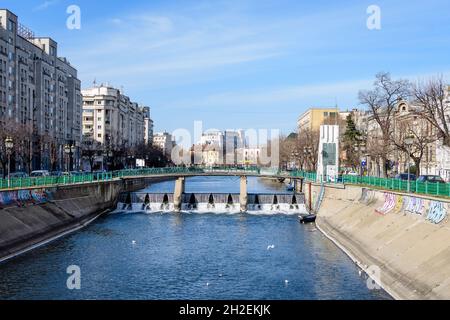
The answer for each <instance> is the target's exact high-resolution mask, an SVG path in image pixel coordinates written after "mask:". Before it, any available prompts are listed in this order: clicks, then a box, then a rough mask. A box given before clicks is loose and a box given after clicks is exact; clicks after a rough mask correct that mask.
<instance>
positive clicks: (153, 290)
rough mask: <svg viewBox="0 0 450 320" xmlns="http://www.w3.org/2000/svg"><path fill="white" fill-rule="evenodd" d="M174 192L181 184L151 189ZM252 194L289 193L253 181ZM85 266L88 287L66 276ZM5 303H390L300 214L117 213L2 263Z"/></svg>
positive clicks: (198, 182)
mask: <svg viewBox="0 0 450 320" xmlns="http://www.w3.org/2000/svg"><path fill="white" fill-rule="evenodd" d="M186 189H187V190H186V191H187V192H238V191H239V180H238V179H237V178H204V177H203V178H193V179H189V180H188V181H187V185H186ZM146 190H148V191H149V192H151V191H154V192H171V191H172V190H173V182H164V183H160V184H155V185H152V186H150V187H149V188H148V189H146ZM249 192H252V193H254V192H284V187H283V185H281V184H279V183H277V182H268V181H260V180H257V179H250V181H249ZM70 265H77V266H79V267H80V268H81V290H74V291H71V290H68V289H67V286H66V280H67V277H68V274H67V273H66V269H67V267H68V266H70ZM0 298H1V299H289V300H291V299H293V300H297V299H389V296H388V295H387V294H386V293H385V292H384V291H376V290H375V291H373V290H372V291H371V290H368V289H367V286H366V280H365V278H364V277H360V276H359V274H358V269H357V267H356V266H355V265H354V264H353V263H352V261H351V260H349V259H348V258H347V256H346V255H345V254H344V253H342V252H341V251H340V250H339V249H338V248H337V247H336V246H335V245H334V244H333V243H331V242H330V241H329V240H327V239H326V238H325V237H324V236H323V235H322V234H321V233H320V232H319V231H318V230H316V228H315V226H314V225H307V226H304V225H301V224H299V222H298V219H297V217H296V216H288V215H240V214H234V215H230V214H220V213H211V214H181V215H177V214H144V213H142V214H139V213H137V214H136V213H133V214H125V213H118V214H111V215H107V216H104V217H102V218H100V219H99V220H97V221H96V222H95V223H93V224H91V225H90V226H88V227H87V228H85V229H83V230H80V231H78V232H76V233H73V234H72V235H70V236H67V237H64V238H61V239H59V240H57V241H54V242H52V243H51V244H49V245H47V246H45V247H41V248H39V249H37V250H34V251H32V252H30V253H27V254H25V255H22V256H20V257H18V258H16V259H14V260H11V261H9V262H6V263H3V264H1V265H0Z"/></svg>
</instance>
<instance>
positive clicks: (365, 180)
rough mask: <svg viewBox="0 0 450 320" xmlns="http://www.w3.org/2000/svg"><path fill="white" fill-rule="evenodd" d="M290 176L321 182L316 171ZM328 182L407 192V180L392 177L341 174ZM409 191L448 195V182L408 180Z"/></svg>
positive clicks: (449, 190) (449, 188) (298, 172)
mask: <svg viewBox="0 0 450 320" xmlns="http://www.w3.org/2000/svg"><path fill="white" fill-rule="evenodd" d="M292 176H295V177H302V178H304V179H305V180H306V181H311V182H321V181H319V180H318V179H317V175H316V173H310V172H304V171H295V172H293V173H292ZM325 180H326V181H325V182H326V183H329V184H341V185H342V184H351V185H361V186H369V187H376V188H379V189H383V190H390V191H398V192H405V193H406V192H408V181H406V180H402V179H394V178H379V177H373V176H354V175H342V176H339V178H338V179H337V180H336V179H328V178H326V179H325ZM409 183H410V188H409V189H410V192H411V193H416V194H423V195H429V196H437V197H450V184H449V183H432V182H419V181H417V180H414V181H410V182H409Z"/></svg>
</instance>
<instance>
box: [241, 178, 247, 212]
mask: <svg viewBox="0 0 450 320" xmlns="http://www.w3.org/2000/svg"><path fill="white" fill-rule="evenodd" d="M239 204H240V206H241V212H246V211H247V204H248V195H247V177H246V176H242V177H241V184H240V195H239Z"/></svg>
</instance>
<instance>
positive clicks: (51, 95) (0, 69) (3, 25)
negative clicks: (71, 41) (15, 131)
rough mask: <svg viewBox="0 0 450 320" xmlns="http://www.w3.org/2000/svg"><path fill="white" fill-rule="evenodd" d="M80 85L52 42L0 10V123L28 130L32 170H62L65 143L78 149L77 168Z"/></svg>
mask: <svg viewBox="0 0 450 320" xmlns="http://www.w3.org/2000/svg"><path fill="white" fill-rule="evenodd" d="M80 87H81V83H80V80H79V79H78V78H77V70H76V69H75V68H74V67H73V66H71V65H70V63H69V62H68V61H67V60H66V59H65V58H59V57H58V45H57V43H56V42H55V41H54V40H52V39H51V38H48V37H47V38H42V37H35V36H34V33H33V32H32V31H31V30H29V29H28V28H26V27H24V26H23V25H21V24H20V23H19V21H18V17H17V16H16V15H15V14H14V13H12V12H10V11H9V10H5V9H0V125H1V126H3V128H5V127H6V126H7V124H10V125H11V124H15V126H16V127H19V126H20V127H21V130H22V132H21V133H22V134H24V131H26V133H27V134H29V136H28V137H26V139H27V141H28V140H30V141H31V142H30V146H29V148H30V149H31V151H30V153H31V154H32V158H33V162H32V164H31V167H32V170H37V169H47V170H58V169H59V170H63V169H64V166H65V157H66V155H65V154H64V145H67V144H70V145H73V146H75V147H76V152H75V154H73V155H72V156H73V158H72V159H71V161H72V160H73V163H72V167H75V168H77V167H78V166H79V161H78V160H79V147H80V145H81V127H82V125H81V105H82V99H81V92H80ZM21 139H22V140H23V136H22V138H21ZM16 143H20V141H16ZM22 147H24V146H22ZM16 169H17V168H16ZM22 169H23V168H22Z"/></svg>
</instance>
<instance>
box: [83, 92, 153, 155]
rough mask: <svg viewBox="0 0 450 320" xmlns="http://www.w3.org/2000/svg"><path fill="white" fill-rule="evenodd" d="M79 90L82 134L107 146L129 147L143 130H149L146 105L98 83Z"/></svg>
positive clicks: (140, 138) (136, 143) (143, 134)
mask: <svg viewBox="0 0 450 320" xmlns="http://www.w3.org/2000/svg"><path fill="white" fill-rule="evenodd" d="M81 93H82V95H83V137H85V138H92V139H93V140H96V141H97V142H99V143H101V144H102V145H109V146H110V147H111V148H119V147H126V148H133V147H137V146H140V145H142V144H143V143H144V141H145V137H146V134H147V135H148V134H150V133H151V134H152V131H153V121H152V120H151V119H150V108H148V107H140V106H139V105H138V104H137V103H135V102H132V101H131V100H130V98H129V97H127V96H126V95H124V94H122V93H121V91H120V90H119V89H116V88H113V87H111V86H106V85H103V84H102V85H100V86H94V87H93V88H89V89H84V90H82V91H81ZM146 119H147V129H146V124H145V123H146Z"/></svg>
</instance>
